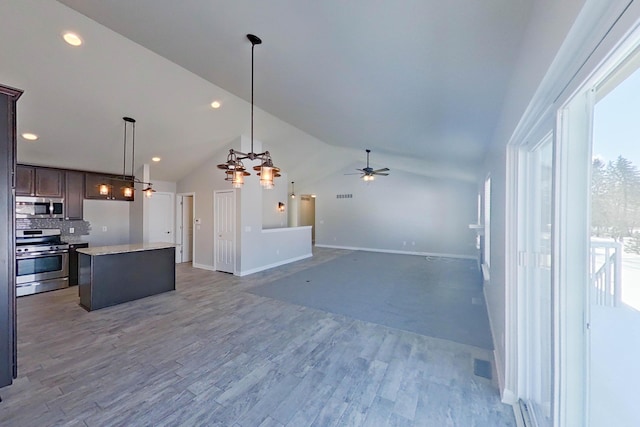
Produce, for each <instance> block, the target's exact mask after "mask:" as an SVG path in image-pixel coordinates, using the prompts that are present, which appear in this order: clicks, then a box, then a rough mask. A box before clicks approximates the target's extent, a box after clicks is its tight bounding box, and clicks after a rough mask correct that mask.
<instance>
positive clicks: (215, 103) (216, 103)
mask: <svg viewBox="0 0 640 427" xmlns="http://www.w3.org/2000/svg"><path fill="white" fill-rule="evenodd" d="M220 105H222V104H220V101H213V102H212V103H211V108H220Z"/></svg>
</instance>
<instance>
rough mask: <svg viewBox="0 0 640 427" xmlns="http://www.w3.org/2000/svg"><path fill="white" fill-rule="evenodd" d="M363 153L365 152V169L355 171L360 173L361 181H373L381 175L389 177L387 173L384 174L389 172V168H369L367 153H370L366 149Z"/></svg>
mask: <svg viewBox="0 0 640 427" xmlns="http://www.w3.org/2000/svg"><path fill="white" fill-rule="evenodd" d="M365 151H366V152H367V167H365V168H362V169H356V170H357V171H360V172H361V173H362V179H363V180H364V181H373V180H374V179H375V176H376V175H381V176H387V175H389V174H388V173H385V172H388V171H389V168H382V169H375V170H374V169H373V168H372V167H371V166H369V153H371V150H369V149H368V148H367V149H366V150H365ZM347 175H355V174H347Z"/></svg>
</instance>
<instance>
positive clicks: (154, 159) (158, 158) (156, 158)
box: [151, 157, 162, 162]
mask: <svg viewBox="0 0 640 427" xmlns="http://www.w3.org/2000/svg"><path fill="white" fill-rule="evenodd" d="M151 160H153V161H154V162H159V161H160V160H162V159H161V158H160V157H152V158H151Z"/></svg>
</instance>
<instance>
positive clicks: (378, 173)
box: [371, 172, 389, 176]
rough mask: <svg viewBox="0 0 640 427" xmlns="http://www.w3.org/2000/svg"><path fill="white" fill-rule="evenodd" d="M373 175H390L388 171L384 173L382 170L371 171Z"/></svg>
mask: <svg viewBox="0 0 640 427" xmlns="http://www.w3.org/2000/svg"><path fill="white" fill-rule="evenodd" d="M371 174H372V175H380V176H389V174H388V173H382V172H371Z"/></svg>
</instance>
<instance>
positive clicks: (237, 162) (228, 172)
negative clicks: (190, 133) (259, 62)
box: [218, 34, 280, 190]
mask: <svg viewBox="0 0 640 427" xmlns="http://www.w3.org/2000/svg"><path fill="white" fill-rule="evenodd" d="M247 39H249V41H250V42H251V151H250V152H249V153H243V152H241V151H237V150H234V149H233V148H232V149H230V150H229V155H227V161H226V163H221V164H219V165H218V169H222V170H224V173H225V181H231V185H232V186H233V188H241V187H242V184H244V177H245V176H249V175H251V174H250V173H249V172H247V170H246V168H245V166H244V164H243V163H242V161H243V160H244V159H249V160H260V165H259V166H254V167H253V170H255V171H259V172H258V174H257V175H258V176H259V177H260V185H262V188H264V189H266V190H270V189H272V188H273V179H274V178H277V177H279V176H280V174H279V173H278V172H280V169H279V168H277V167H275V166H274V165H273V161H272V160H271V154H269V152H268V151H265V152H262V153H255V152H254V151H253V51H254V48H255V46H256V45H257V44H261V43H262V40H260V38H259V37H258V36H254V35H253V34H247Z"/></svg>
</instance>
